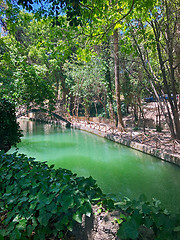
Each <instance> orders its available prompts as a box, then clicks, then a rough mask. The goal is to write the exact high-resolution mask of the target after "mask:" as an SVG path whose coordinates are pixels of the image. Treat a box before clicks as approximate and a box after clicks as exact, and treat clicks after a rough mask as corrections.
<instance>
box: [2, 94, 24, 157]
mask: <svg viewBox="0 0 180 240" xmlns="http://www.w3.org/2000/svg"><path fill="white" fill-rule="evenodd" d="M0 126H1V128H0V150H4V151H5V152H7V151H8V150H9V149H10V148H11V146H16V144H17V143H18V142H20V141H21V139H20V137H22V133H21V130H20V127H19V124H18V123H17V121H16V114H15V105H14V104H13V103H12V102H10V101H8V100H6V99H1V100H0Z"/></svg>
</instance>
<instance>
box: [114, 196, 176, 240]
mask: <svg viewBox="0 0 180 240" xmlns="http://www.w3.org/2000/svg"><path fill="white" fill-rule="evenodd" d="M119 207H120V209H121V210H122V211H124V212H125V214H120V218H119V219H117V221H118V223H119V225H120V228H119V230H118V234H117V235H118V236H119V237H120V238H121V239H126V240H127V239H136V240H138V239H151V240H172V239H173V240H178V239H180V215H178V214H172V213H171V214H170V213H169V212H168V211H167V210H166V209H163V208H162V207H161V203H160V201H159V200H157V199H153V201H152V202H151V203H150V202H148V201H147V200H146V197H145V196H144V195H141V196H140V198H139V200H133V201H130V200H129V199H127V198H126V199H125V200H124V201H123V202H120V203H119Z"/></svg>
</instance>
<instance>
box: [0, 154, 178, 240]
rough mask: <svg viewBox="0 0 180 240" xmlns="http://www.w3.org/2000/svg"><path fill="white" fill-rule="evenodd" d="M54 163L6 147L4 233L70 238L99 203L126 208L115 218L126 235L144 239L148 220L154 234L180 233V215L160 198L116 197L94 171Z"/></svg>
mask: <svg viewBox="0 0 180 240" xmlns="http://www.w3.org/2000/svg"><path fill="white" fill-rule="evenodd" d="M53 167H54V166H53V165H52V166H50V167H49V166H48V165H47V164H46V163H42V162H38V161H35V160H34V159H32V158H27V157H26V156H25V155H17V154H16V153H14V154H4V153H2V152H0V174H1V179H0V219H1V222H0V239H13V240H16V239H21V240H23V239H38V240H39V239H48V238H50V237H58V238H63V239H64V238H65V236H66V235H67V233H68V231H72V229H73V226H74V223H75V222H77V223H79V224H80V223H81V222H82V215H83V214H85V215H86V216H88V217H90V216H91V214H92V208H91V205H92V204H97V205H99V210H98V211H100V210H101V208H102V207H104V208H105V209H106V210H108V211H111V210H114V209H116V210H119V211H120V214H119V218H117V219H115V221H117V222H118V223H119V226H120V228H119V231H118V235H119V236H120V238H121V239H143V237H144V236H141V235H142V231H141V228H142V226H143V227H144V228H145V229H146V231H145V232H147V231H148V230H151V231H152V233H153V235H152V236H153V239H159V240H162V239H166V240H172V239H173V240H176V239H177V240H178V239H179V236H180V235H179V233H180V227H179V224H180V218H179V216H178V215H172V214H169V213H168V211H167V210H164V209H162V208H161V207H160V204H159V201H158V200H155V199H154V201H153V202H152V203H148V202H147V201H146V199H145V197H144V196H141V197H140V199H139V201H130V200H129V199H125V200H123V201H122V202H118V203H115V202H114V201H113V200H111V199H108V198H107V197H105V195H103V194H102V192H101V190H100V189H99V188H98V186H97V184H96V181H95V180H94V179H92V178H91V177H89V178H84V177H77V175H76V174H73V173H72V172H71V171H69V170H66V169H54V168H53ZM139 237H140V238H139ZM153 239H152V240H153Z"/></svg>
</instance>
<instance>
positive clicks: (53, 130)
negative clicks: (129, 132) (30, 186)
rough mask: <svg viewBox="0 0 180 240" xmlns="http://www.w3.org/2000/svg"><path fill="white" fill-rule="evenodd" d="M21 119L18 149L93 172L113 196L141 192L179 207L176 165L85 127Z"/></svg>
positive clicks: (86, 173) (179, 178)
mask: <svg viewBox="0 0 180 240" xmlns="http://www.w3.org/2000/svg"><path fill="white" fill-rule="evenodd" d="M20 123H21V127H22V129H23V130H24V137H23V138H22V142H21V143H20V144H18V147H19V152H20V153H24V154H26V155H27V156H29V157H35V158H36V159H37V160H40V161H47V162H48V164H49V165H51V164H54V165H55V167H56V168H58V167H61V168H67V169H70V170H72V172H73V173H77V174H78V176H85V177H88V176H92V177H93V178H94V179H95V180H96V181H97V183H98V185H99V186H100V187H101V189H102V190H103V192H104V193H107V194H111V195H112V196H115V198H116V199H121V198H122V197H123V196H127V197H129V198H138V197H139V195H140V194H142V193H144V194H145V195H146V196H147V197H148V199H149V200H150V199H152V198H157V199H160V200H161V202H162V205H163V206H165V207H166V208H168V209H170V210H172V211H175V212H179V211H180V168H179V167H177V166H175V165H173V164H170V163H167V162H164V161H161V160H160V159H157V158H155V157H151V156H149V155H147V154H144V153H141V152H139V151H136V150H133V149H130V148H128V147H125V146H122V145H120V144H117V143H114V142H111V141H109V140H107V139H104V138H101V137H98V136H96V135H93V134H91V133H87V132H84V131H80V130H74V129H62V128H61V127H58V126H55V125H50V124H42V123H37V122H31V121H26V120H21V121H20ZM11 151H13V150H11Z"/></svg>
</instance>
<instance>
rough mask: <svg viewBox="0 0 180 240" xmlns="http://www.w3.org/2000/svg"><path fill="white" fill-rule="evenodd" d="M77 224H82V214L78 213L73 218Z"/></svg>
mask: <svg viewBox="0 0 180 240" xmlns="http://www.w3.org/2000/svg"><path fill="white" fill-rule="evenodd" d="M72 218H73V219H74V220H75V221H76V222H78V223H82V213H81V212H79V211H77V212H76V213H74V214H73V217H72Z"/></svg>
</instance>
